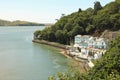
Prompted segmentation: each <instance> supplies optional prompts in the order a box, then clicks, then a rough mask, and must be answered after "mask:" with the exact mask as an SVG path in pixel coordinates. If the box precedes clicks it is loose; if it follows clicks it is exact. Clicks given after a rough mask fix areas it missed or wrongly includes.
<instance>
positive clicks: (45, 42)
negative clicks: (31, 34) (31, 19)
mask: <svg viewBox="0 0 120 80" xmlns="http://www.w3.org/2000/svg"><path fill="white" fill-rule="evenodd" d="M32 42H34V43H39V44H45V45H49V46H53V47H57V48H61V49H66V45H63V44H59V43H55V42H49V41H45V40H32Z"/></svg>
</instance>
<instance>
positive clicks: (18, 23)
mask: <svg viewBox="0 0 120 80" xmlns="http://www.w3.org/2000/svg"><path fill="white" fill-rule="evenodd" d="M0 26H44V24H39V23H33V22H27V21H19V20H17V21H13V22H10V21H6V20H0Z"/></svg>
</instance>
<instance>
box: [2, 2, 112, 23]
mask: <svg viewBox="0 0 120 80" xmlns="http://www.w3.org/2000/svg"><path fill="white" fill-rule="evenodd" d="M95 1H96V0H0V19H4V20H10V21H14V20H23V21H31V22H38V23H55V19H59V18H60V17H61V14H65V15H68V14H71V13H73V12H76V11H78V9H79V8H81V9H82V10H85V9H87V8H89V7H92V8H93V6H94V2H95ZM97 1H100V3H101V5H102V6H105V5H106V4H107V3H109V2H111V1H114V0H97Z"/></svg>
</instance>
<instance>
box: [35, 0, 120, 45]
mask: <svg viewBox="0 0 120 80" xmlns="http://www.w3.org/2000/svg"><path fill="white" fill-rule="evenodd" d="M119 3H120V0H116V1H114V2H111V3H109V4H107V5H106V6H104V7H102V6H101V4H100V2H98V1H97V2H95V3H94V9H92V8H88V9H86V10H81V9H79V10H78V12H74V13H72V14H70V15H67V16H65V15H64V16H62V17H61V18H60V19H59V20H58V21H57V22H56V23H55V24H54V25H53V26H51V27H48V28H45V29H44V30H42V31H37V32H38V33H37V32H35V34H34V36H35V37H38V35H40V38H39V39H43V40H47V41H53V42H58V43H62V44H70V42H71V41H73V39H74V36H75V35H77V34H81V35H93V36H100V35H101V33H102V32H103V31H104V30H106V29H107V30H111V31H116V30H119V29H120V4H119Z"/></svg>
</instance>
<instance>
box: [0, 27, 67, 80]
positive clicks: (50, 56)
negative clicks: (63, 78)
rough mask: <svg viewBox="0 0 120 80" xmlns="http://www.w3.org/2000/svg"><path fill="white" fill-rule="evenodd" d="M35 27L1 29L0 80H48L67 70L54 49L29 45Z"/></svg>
mask: <svg viewBox="0 0 120 80" xmlns="http://www.w3.org/2000/svg"><path fill="white" fill-rule="evenodd" d="M43 28H44V27H43V26H38V27H25V26H24V27H0V80H47V79H48V76H50V75H54V74H56V73H57V72H58V71H65V70H67V68H68V65H67V59H66V58H65V57H64V56H63V55H61V54H59V53H58V50H57V49H56V48H53V47H50V46H45V45H40V44H35V43H32V38H33V32H34V31H35V30H38V29H43Z"/></svg>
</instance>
